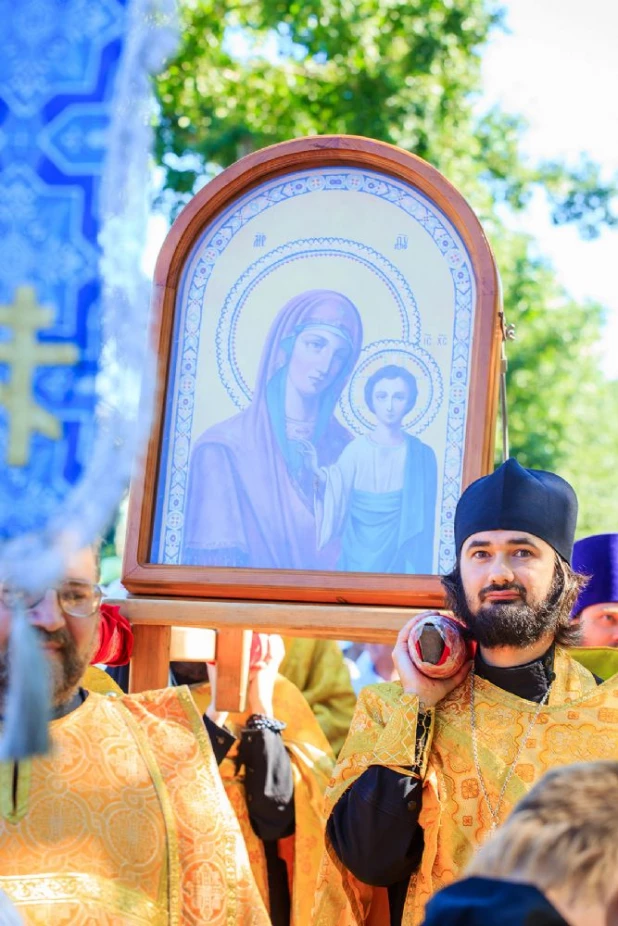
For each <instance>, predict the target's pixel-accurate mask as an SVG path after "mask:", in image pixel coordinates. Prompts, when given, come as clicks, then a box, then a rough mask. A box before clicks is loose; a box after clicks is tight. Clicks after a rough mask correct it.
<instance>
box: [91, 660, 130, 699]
mask: <svg viewBox="0 0 618 926" xmlns="http://www.w3.org/2000/svg"><path fill="white" fill-rule="evenodd" d="M81 685H82V688H85V689H86V691H96V692H97V694H110V693H111V692H113V693H114V694H117V695H122V694H123V693H124V692H123V690H122V688H121V687H120V685H118V684H117V683H116V682H115V681H114V679H113V678H112V677H111V675H109V673H108V672H105V671H104V669H99V667H98V666H88V668H87V669H86V671H85V672H84V677H83V678H82V681H81Z"/></svg>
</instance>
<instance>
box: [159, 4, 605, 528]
mask: <svg viewBox="0 0 618 926" xmlns="http://www.w3.org/2000/svg"><path fill="white" fill-rule="evenodd" d="M181 15H182V19H183V31H182V42H181V47H180V50H179V52H178V54H177V56H176V58H175V59H174V60H173V61H172V62H171V63H170V65H169V67H168V68H167V70H166V71H165V72H164V73H163V74H162V75H161V76H160V77H159V78H158V80H157V94H158V100H159V104H160V120H159V122H158V125H157V129H156V157H157V160H158V162H159V163H160V164H161V165H163V167H164V171H165V183H164V191H163V195H162V199H163V201H164V202H166V203H167V207H168V208H169V209H170V211H171V212H172V213H173V212H174V211H175V210H176V209H178V208H179V207H180V206H181V205H182V204H183V203H184V202H186V201H187V199H188V198H189V197H190V196H191V195H192V194H193V193H194V192H195V191H196V189H198V188H199V187H200V186H201V185H202V184H203V183H204V182H206V180H208V179H209V178H210V177H211V176H213V175H214V173H216V172H217V171H219V170H221V169H222V168H224V167H226V166H228V165H229V164H231V163H232V162H233V161H235V160H237V159H238V157H240V156H242V155H243V154H245V153H247V152H249V151H251V150H256V149H258V148H261V147H264V146H266V145H270V144H274V143H276V142H280V141H284V140H286V139H289V138H294V137H299V136H303V135H311V134H332V133H345V134H352V135H366V136H370V137H373V138H378V139H381V140H383V141H387V142H391V143H392V144H396V145H400V146H401V147H403V148H405V149H406V150H408V151H411V152H413V153H414V154H417V155H419V156H420V157H423V158H425V159H426V160H428V161H429V162H431V163H432V164H434V165H435V166H436V167H438V168H439V169H440V170H441V171H442V172H443V173H444V174H445V175H446V176H447V177H448V178H449V179H450V180H451V181H452V182H453V183H454V184H455V185H456V186H457V187H458V188H459V190H460V191H461V192H462V193H463V195H464V196H465V197H466V198H467V199H468V201H469V202H470V203H471V205H472V206H473V208H475V209H476V211H477V213H478V215H479V217H480V218H481V221H482V222H483V224H484V227H485V229H486V231H487V234H488V237H489V239H490V241H491V242H492V245H493V247H494V250H495V252H496V257H497V261H498V265H499V267H500V270H501V275H502V280H503V288H504V304H505V311H506V314H507V319H508V321H509V322H513V323H514V324H515V325H516V328H517V340H516V342H515V343H513V344H509V358H510V372H509V406H510V417H511V422H510V423H511V447H512V452H513V453H514V454H516V455H517V456H518V458H519V459H520V460H521V462H522V463H526V464H528V465H530V466H537V467H541V468H550V469H551V468H555V469H557V470H558V471H561V472H564V473H565V474H567V475H569V476H570V477H571V478H573V479H574V482H575V483H576V485H580V486H581V488H582V490H584V489H585V494H584V495H583V498H582V502H583V504H582V509H583V510H582V521H581V525H584V530H585V531H594V530H607V529H616V528H617V527H618V476H617V475H616V474H615V473H614V469H615V470H616V473H618V467H612V466H610V465H608V463H607V460H608V458H612V457H616V455H617V451H618V429H617V428H616V427H615V426H614V424H613V423H614V422H615V421H616V420H618V393H617V390H616V389H615V388H614V384H609V383H607V382H606V380H605V379H604V377H603V376H602V374H601V372H600V371H599V369H598V358H597V354H598V345H599V342H600V338H601V336H602V327H603V312H602V309H601V308H600V307H599V306H597V305H593V304H586V305H580V304H577V303H576V302H574V301H573V300H572V299H570V298H569V297H568V295H567V294H566V293H565V292H564V291H563V290H562V289H561V288H560V287H559V286H558V284H557V282H556V280H555V277H554V274H553V272H552V268H551V267H550V266H549V265H548V264H547V263H546V262H545V261H543V260H542V259H541V258H539V257H538V256H537V255H536V249H535V244H534V241H533V240H532V239H531V238H529V237H527V236H526V235H523V234H521V233H515V232H513V231H511V230H510V224H512V223H510V222H509V217H510V216H512V215H513V214H516V213H517V212H521V211H522V210H523V209H524V208H525V206H526V205H527V203H528V201H529V199H530V197H531V196H532V195H533V193H534V191H535V190H538V189H543V190H544V191H545V194H546V196H547V200H548V209H550V210H551V214H552V217H553V220H554V221H555V222H557V223H562V222H567V221H569V222H574V223H576V224H577V226H578V228H579V230H580V233H581V234H582V237H588V238H590V237H593V236H594V235H595V234H597V233H598V230H599V228H600V227H601V226H603V225H613V224H616V223H618V215H617V214H616V212H615V211H614V209H615V188H614V187H613V186H612V185H610V184H606V183H605V184H604V183H603V181H602V178H601V176H600V173H599V170H598V168H597V167H596V165H594V164H593V163H591V162H589V161H586V160H582V162H581V163H580V164H579V165H577V166H576V167H575V168H571V169H569V168H567V167H566V166H564V165H561V164H558V163H554V162H552V163H545V164H530V163H529V162H528V161H526V159H525V158H523V157H522V155H521V153H520V139H521V137H522V133H523V131H524V130H525V125H524V124H523V122H522V120H521V119H519V118H518V117H516V116H513V115H509V114H505V113H503V112H502V111H500V110H499V109H497V108H494V109H492V110H490V111H489V112H482V111H480V109H479V98H480V92H481V89H482V87H481V68H480V65H481V55H482V51H483V48H484V46H485V44H486V43H487V41H488V38H489V36H490V35H491V32H492V30H494V29H495V28H498V27H500V25H501V22H502V12H501V9H500V7H499V5H498V4H497V3H496V2H494V0H238V2H236V3H235V2H234V0H226V2H223V0H181ZM600 433H602V434H603V439H602V440H600V439H599V437H595V434H596V435H599V434H600ZM584 442H586V443H587V446H586V450H585V452H584V451H583V446H582V445H583V443H584ZM580 468H582V469H583V470H584V471H585V472H583V473H582V472H580ZM595 474H598V475H599V479H597V478H596V475H595ZM601 474H602V483H603V485H602V486H601V483H600V481H599V480H600V478H601ZM612 500H613V501H612Z"/></svg>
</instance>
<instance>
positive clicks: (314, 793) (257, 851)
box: [191, 676, 344, 926]
mask: <svg viewBox="0 0 618 926" xmlns="http://www.w3.org/2000/svg"><path fill="white" fill-rule="evenodd" d="M191 693H192V694H193V697H194V698H195V702H196V704H197V706H198V710H199V711H200V712H201V713H204V712H205V711H206V709H207V707H208V705H209V704H210V698H211V695H210V685H208V684H205V685H194V686H192V687H191ZM273 708H274V712H275V716H276V717H277V720H281V721H283V722H284V723H285V724H286V728H285V730H283V731H282V734H281V736H282V737H283V742H284V743H285V747H286V749H287V751H288V753H289V755H290V760H291V763H292V776H293V781H294V814H295V819H296V830H295V833H294V836H290V837H289V838H288V839H281V840H279V855H280V857H281V858H283V859H284V860H285V862H286V864H287V867H288V874H289V880H290V882H291V890H290V896H291V926H311V923H312V920H311V909H312V907H313V901H314V899H315V885H316V880H317V875H318V868H319V864H320V860H321V857H322V852H323V849H324V827H325V825H326V820H325V817H324V790H325V788H326V785H327V783H328V780H329V778H330V775H331V774H332V770H333V765H334V760H333V756H332V752H331V749H330V746H329V745H328V741H327V740H326V737H325V736H324V734H323V732H322V730H321V729H320V727H319V726H318V722H317V720H316V718H315V717H314V715H313V714H312V712H311V708H310V707H309V705H308V704H307V702H306V700H305V699H304V697H303V696H302V695H301V693H300V691H298V689H297V688H296V687H295V686H294V685H293V684H292V683H291V682H289V681H288V680H287V679H285V678H283V677H282V676H278V677H277V680H276V682H275V688H274V692H273ZM248 716H249V714H248V712H245V713H244V714H230V715H229V716H228V719H227V721H226V726H227V727H229V729H230V730H232V731H233V732H234V733H235V734H236V735H237V736H240V734H241V731H242V728H243V727H244V725H245V723H246V721H247V718H248ZM236 751H237V750H236V747H235V746H234V747H232V750H230V752H229V753H228V755H227V756H226V757H225V759H224V760H223V762H222V763H221V765H220V767H219V768H220V771H221V777H222V779H223V783H224V785H225V789H226V791H227V794H228V797H229V799H230V803H231V804H232V807H233V808H234V810H235V812H236V815H237V817H238V820H239V822H240V827H241V830H242V833H243V836H244V837H245V841H246V844H247V850H248V852H249V859H250V862H251V868H252V870H253V874H254V876H255V880H256V882H257V885H258V887H259V889H260V892H261V894H262V896H263V898H264V901H265V903H268V880H267V873H266V857H265V855H264V844H263V843H262V841H261V840H260V839H259V838H258V837H257V836H256V834H255V833H254V832H253V829H252V828H251V823H250V821H249V814H248V811H247V801H246V796H245V787H244V770H243V769H240V770H239V771H238V772H237V771H236V764H235V762H234V758H235V756H236ZM343 902H344V901H343Z"/></svg>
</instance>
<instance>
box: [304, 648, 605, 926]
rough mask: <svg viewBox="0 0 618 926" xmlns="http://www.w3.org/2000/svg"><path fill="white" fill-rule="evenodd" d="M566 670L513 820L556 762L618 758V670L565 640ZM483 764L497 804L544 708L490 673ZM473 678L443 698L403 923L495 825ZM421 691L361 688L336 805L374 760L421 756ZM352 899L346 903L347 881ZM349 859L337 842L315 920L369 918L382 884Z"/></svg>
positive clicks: (511, 798) (505, 809)
mask: <svg viewBox="0 0 618 926" xmlns="http://www.w3.org/2000/svg"><path fill="white" fill-rule="evenodd" d="M554 671H555V673H556V678H555V681H554V682H553V684H552V687H551V692H550V696H549V700H548V703H547V705H546V706H545V707H544V708H542V709H541V712H540V714H539V717H538V719H537V722H536V724H535V725H534V727H533V728H532V730H531V731H530V733H529V735H528V739H527V740H526V742H525V744H524V747H523V750H522V752H521V754H520V755H519V758H518V760H517V765H516V767H515V772H514V774H513V776H512V778H511V779H510V781H509V784H508V786H507V788H506V791H505V794H504V799H503V802H502V805H501V809H500V819H501V820H505V819H506V817H507V816H508V814H509V812H510V811H511V810H512V808H513V807H514V805H515V804H516V803H517V801H518V800H519V799H520V798H521V797H523V795H524V794H526V793H527V792H528V791H529V790H530V788H531V787H532V785H533V784H534V783H535V782H536V781H538V780H539V778H540V777H541V776H542V775H543V774H544V773H545V772H546V771H547V770H548V769H550V768H554V767H555V766H559V765H568V764H570V763H572V762H583V761H592V760H595V759H618V676H613V677H612V678H611V679H609V680H608V681H606V682H605V683H604V684H602V685H599V686H597V684H596V682H595V679H594V678H593V676H592V675H591V674H590V672H588V670H587V669H585V668H584V667H583V666H581V665H580V664H579V663H577V662H576V661H575V660H574V659H572V658H571V657H570V656H569V655H567V653H566V651H565V650H563V649H561V648H559V647H558V648H557V649H556V656H555V662H554ZM474 684H475V714H476V727H477V743H478V756H479V763H480V766H481V769H482V774H483V780H484V782H485V785H486V788H487V791H488V794H489V799H490V801H491V804H492V807H494V808H495V807H496V806H497V804H498V800H499V793H500V789H501V787H502V784H503V782H504V780H505V777H506V775H507V773H508V770H509V768H510V767H511V764H512V763H513V761H514V760H515V759H516V757H517V754H518V750H519V748H520V745H521V738H522V736H523V735H525V732H526V731H527V729H528V726H529V724H530V721H531V719H532V717H533V716H534V713H535V711H536V709H537V707H538V705H537V704H535V703H533V702H531V701H525V700H523V699H522V698H519V697H517V696H516V695H512V694H509V693H508V692H506V691H503V690H502V689H500V688H497V687H496V686H495V685H492V684H491V683H490V682H488V681H486V680H484V679H481V678H476V680H475V683H474ZM470 685H471V678H470V677H468V678H467V679H466V680H465V681H464V682H463V683H462V685H460V686H459V688H457V689H456V690H455V691H454V692H452V693H451V694H450V695H449V696H448V697H447V698H445V699H444V700H443V701H441V702H440V704H439V705H438V707H437V708H436V710H435V712H434V719H433V724H432V730H431V731H430V738H429V740H428V746H427V748H426V750H425V754H424V757H423V768H422V773H423V798H422V810H421V815H420V819H419V822H420V825H421V826H422V828H423V832H424V842H425V848H424V852H423V858H422V861H421V865H420V868H419V870H418V871H417V872H416V873H415V874H413V875H412V878H411V879H410V886H409V888H408V893H407V898H406V903H405V908H404V914H403V920H402V926H417V924H420V923H422V922H423V918H424V908H425V905H426V903H427V902H428V900H429V899H430V897H431V896H432V894H434V893H435V892H436V891H438V890H439V889H440V888H442V887H445V886H446V885H447V884H450V883H451V882H452V881H454V880H455V879H456V878H458V877H459V876H460V874H461V873H462V870H463V869H464V867H465V866H466V864H467V863H468V861H469V860H470V858H471V856H472V854H473V853H474V851H475V849H476V848H477V847H478V846H480V845H481V843H482V842H483V841H484V839H485V838H486V837H487V835H488V833H489V832H490V830H491V822H492V821H491V816H490V813H489V811H488V809H487V806H486V804H485V801H484V799H483V796H482V792H481V788H480V785H479V778H478V774H477V770H476V767H475V763H474V758H473V751H472V738H471V723H470ZM417 716H418V699H417V698H416V697H415V696H413V695H407V694H404V693H403V691H402V687H401V684H400V683H387V684H381V685H370V686H369V687H368V688H365V689H364V690H363V691H362V692H361V694H360V697H359V700H358V706H357V710H356V714H355V716H354V720H353V722H352V726H351V728H350V735H349V737H348V740H347V742H346V744H345V746H344V748H343V750H342V752H341V756H340V759H339V762H338V765H337V767H336V769H335V774H334V777H333V779H332V780H331V782H330V784H329V788H328V790H327V793H326V803H327V811H328V813H330V812H331V811H332V809H333V807H334V806H335V804H336V802H337V801H338V799H339V798H340V797H341V795H342V794H343V793H344V792H345V791H346V789H347V788H349V787H350V785H351V784H352V783H353V782H354V781H355V780H356V779H357V778H358V777H359V775H361V774H362V773H363V771H364V770H365V769H366V768H367V767H368V766H370V765H384V766H387V767H388V768H392V769H394V770H395V771H397V772H399V773H402V774H408V775H409V774H410V771H409V769H406V767H407V766H411V765H413V764H414V761H415V749H416V735H415V734H416V722H417ZM342 881H343V886H344V889H345V892H346V894H347V898H348V902H347V904H344V905H342V904H341V901H340V897H341V895H340V893H339V888H340V886H341V883H342ZM381 890H382V889H377V891H374V889H372V888H371V887H368V886H367V885H364V884H361V883H360V882H358V881H357V880H356V879H355V878H353V876H352V875H351V874H350V872H348V871H346V869H344V868H343V866H342V865H341V863H340V862H339V860H338V859H337V858H336V856H335V854H334V852H333V851H332V848H331V847H330V846H328V853H327V856H326V858H325V859H324V864H323V866H322V869H321V875H320V882H319V886H318V896H317V900H316V910H315V917H314V924H315V926H334V924H336V926H351V924H362V923H366V922H369V918H368V911H369V908H370V905H371V903H372V900H374V893H378V892H380V891H381Z"/></svg>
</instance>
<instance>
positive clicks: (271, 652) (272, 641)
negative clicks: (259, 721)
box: [247, 633, 285, 717]
mask: <svg viewBox="0 0 618 926" xmlns="http://www.w3.org/2000/svg"><path fill="white" fill-rule="evenodd" d="M264 637H265V638H266V646H265V651H264V652H263V653H262V654H261V657H260V659H259V661H258V662H257V663H255V664H254V665H252V666H250V668H249V686H248V688H247V706H248V708H249V712H250V713H251V714H262V715H263V716H264V717H274V716H275V715H274V713H273V692H274V688H275V680H276V678H277V674H278V672H279V666H280V665H281V663H282V662H283V657H284V656H285V646H284V644H283V640H282V639H281V637H280V636H279V635H278V634H276V633H269V634H264Z"/></svg>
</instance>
